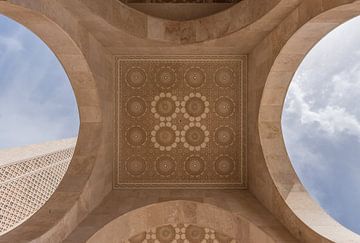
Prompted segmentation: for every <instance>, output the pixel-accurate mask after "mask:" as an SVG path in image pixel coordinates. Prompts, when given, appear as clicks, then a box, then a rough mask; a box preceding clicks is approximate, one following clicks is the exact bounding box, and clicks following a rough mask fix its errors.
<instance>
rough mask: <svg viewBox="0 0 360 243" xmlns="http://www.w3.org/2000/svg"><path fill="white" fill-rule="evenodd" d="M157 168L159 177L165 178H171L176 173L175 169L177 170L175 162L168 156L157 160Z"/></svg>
mask: <svg viewBox="0 0 360 243" xmlns="http://www.w3.org/2000/svg"><path fill="white" fill-rule="evenodd" d="M155 168H156V172H157V173H158V174H159V175H161V176H165V177H167V176H170V175H171V174H173V173H174V172H175V168H176V164H175V160H174V159H173V158H172V157H170V156H168V155H164V156H161V157H159V158H158V159H157V160H156V167H155Z"/></svg>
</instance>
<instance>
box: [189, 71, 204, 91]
mask: <svg viewBox="0 0 360 243" xmlns="http://www.w3.org/2000/svg"><path fill="white" fill-rule="evenodd" d="M185 81H186V84H187V85H188V86H189V87H191V88H194V89H196V88H200V87H201V86H202V85H203V84H204V82H205V73H204V71H203V70H202V69H201V68H198V67H193V68H190V69H188V70H187V71H186V72H185Z"/></svg>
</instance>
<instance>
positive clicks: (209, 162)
mask: <svg viewBox="0 0 360 243" xmlns="http://www.w3.org/2000/svg"><path fill="white" fill-rule="evenodd" d="M116 65H117V80H116V94H115V100H116V106H115V117H116V119H115V126H116V129H117V132H116V147H115V150H116V156H115V158H116V161H115V170H114V187H115V188H134V187H138V188H139V187H149V186H151V187H208V188H209V187H211V188H224V187H231V188H244V187H246V163H245V151H244V150H245V141H244V139H245V134H244V132H245V122H244V121H245V119H244V114H245V90H246V57H245V56H205V57H201V56H200V57H186V58H185V57H183V56H170V57H159V56H158V57H117V58H116Z"/></svg>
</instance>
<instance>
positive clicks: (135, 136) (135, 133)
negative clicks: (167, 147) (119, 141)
mask: <svg viewBox="0 0 360 243" xmlns="http://www.w3.org/2000/svg"><path fill="white" fill-rule="evenodd" d="M126 141H127V142H128V144H129V145H131V146H141V145H143V144H144V143H145V142H146V132H145V130H144V129H142V128H141V127H132V128H130V129H129V130H127V132H126Z"/></svg>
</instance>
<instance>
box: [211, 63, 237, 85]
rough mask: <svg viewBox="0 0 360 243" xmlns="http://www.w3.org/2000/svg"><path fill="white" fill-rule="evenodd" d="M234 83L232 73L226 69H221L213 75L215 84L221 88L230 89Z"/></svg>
mask: <svg viewBox="0 0 360 243" xmlns="http://www.w3.org/2000/svg"><path fill="white" fill-rule="evenodd" d="M234 81H235V74H234V71H233V70H232V69H230V68H228V67H222V68H220V69H218V70H217V71H216V73H215V83H216V84H217V85H218V86H219V87H221V88H228V87H231V86H232V85H233V83H234Z"/></svg>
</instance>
